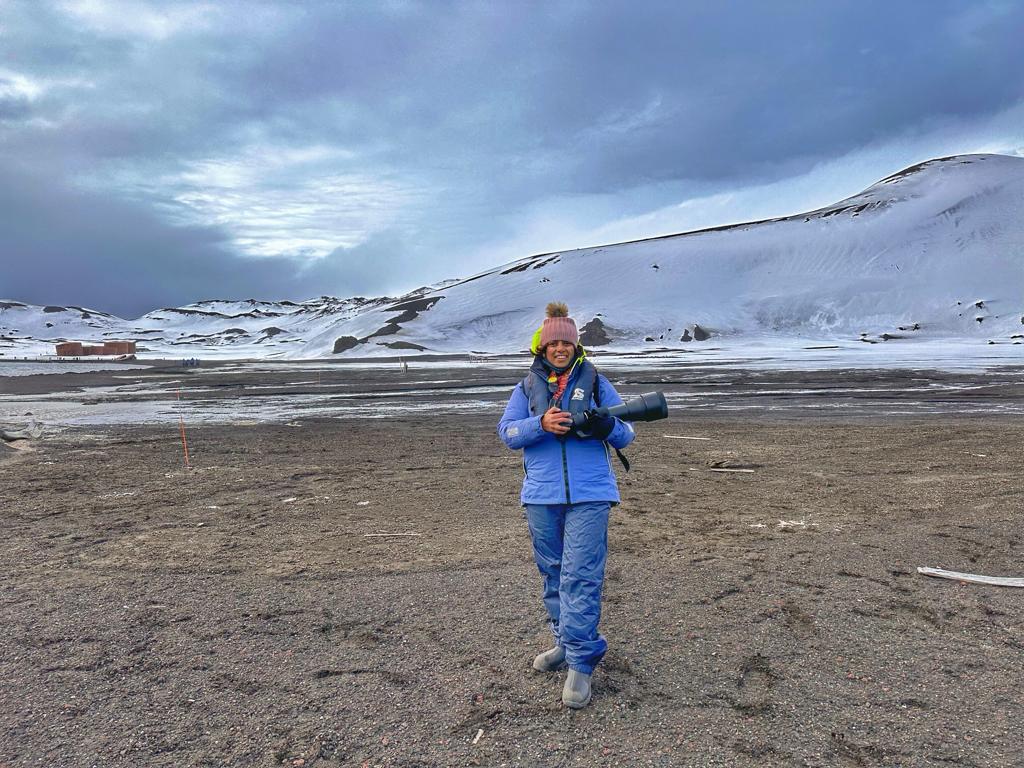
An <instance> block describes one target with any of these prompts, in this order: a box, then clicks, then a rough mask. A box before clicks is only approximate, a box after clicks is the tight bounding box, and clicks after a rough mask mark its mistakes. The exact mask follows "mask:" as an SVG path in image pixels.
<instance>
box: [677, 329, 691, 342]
mask: <svg viewBox="0 0 1024 768" xmlns="http://www.w3.org/2000/svg"><path fill="white" fill-rule="evenodd" d="M679 340H680V341H693V336H691V335H690V329H689V328H684V329H683V335H682V336H680V337H679Z"/></svg>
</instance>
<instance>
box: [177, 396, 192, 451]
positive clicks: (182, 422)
mask: <svg viewBox="0 0 1024 768" xmlns="http://www.w3.org/2000/svg"><path fill="white" fill-rule="evenodd" d="M176 391H177V393H178V403H179V410H178V426H179V427H181V448H182V450H183V451H184V452H185V469H191V468H192V465H191V464H189V461H188V440H186V439H185V419H183V418H182V416H181V410H180V403H181V390H180V389H179V390H176Z"/></svg>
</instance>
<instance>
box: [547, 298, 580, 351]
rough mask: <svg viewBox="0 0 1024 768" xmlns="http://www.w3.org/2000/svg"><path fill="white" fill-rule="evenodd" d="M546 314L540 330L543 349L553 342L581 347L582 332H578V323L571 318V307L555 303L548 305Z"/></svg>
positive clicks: (558, 302)
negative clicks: (566, 342) (563, 342)
mask: <svg viewBox="0 0 1024 768" xmlns="http://www.w3.org/2000/svg"><path fill="white" fill-rule="evenodd" d="M546 314H547V317H546V318H544V324H543V325H542V326H541V330H540V347H541V348H542V349H543V348H544V347H546V346H547V345H548V344H550V343H551V342H552V341H568V342H569V343H570V344H572V345H573V346H576V347H578V346H579V345H580V332H579V331H577V330H576V321H575V320H573V319H572V318H571V317H569V307H567V306H566V305H565V304H564V303H562V302H560V301H553V302H551V303H550V304H548V307H547V312H546Z"/></svg>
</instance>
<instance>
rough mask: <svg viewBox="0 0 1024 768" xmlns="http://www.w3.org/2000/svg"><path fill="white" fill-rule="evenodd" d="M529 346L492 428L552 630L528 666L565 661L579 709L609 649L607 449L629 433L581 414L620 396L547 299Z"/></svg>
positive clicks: (614, 490)
mask: <svg viewBox="0 0 1024 768" xmlns="http://www.w3.org/2000/svg"><path fill="white" fill-rule="evenodd" d="M530 351H532V352H533V353H534V355H535V357H534V361H533V365H532V366H531V367H530V373H529V374H528V375H527V376H526V378H525V379H523V381H522V382H520V383H519V384H518V385H517V386H516V388H515V390H513V392H512V397H511V398H510V399H509V401H508V405H507V406H506V408H505V414H504V415H503V416H502V417H501V421H500V422H499V423H498V434H499V435H500V436H501V439H502V440H503V441H504V442H505V444H506V445H507V446H508V447H509V448H512V449H513V450H519V449H520V448H522V449H523V466H524V467H525V469H526V478H525V479H524V480H523V492H522V497H521V498H522V503H523V506H525V507H526V517H527V520H528V521H529V524H530V537H531V538H532V539H533V555H534V559H535V560H536V562H537V568H538V569H539V570H540V573H541V576H542V577H543V580H544V607H545V608H546V609H547V612H548V616H550V618H551V631H552V633H553V634H554V636H555V646H554V647H553V648H551V649H550V650H548V651H545V652H544V653H542V654H540V655H539V656H537V658H536V659H534V661H533V668H534V669H536V670H538V671H541V672H553V671H555V670H559V669H564V668H565V667H566V666H568V668H569V674H568V676H567V677H566V680H565V687H564V688H563V689H562V703H563V704H565V706H567V707H571V708H573V709H580V708H582V707H585V706H587V704H588V703H590V676H591V674H592V673H593V671H594V667H595V666H596V665H597V663H598V662H599V661H600V660H601V657H602V656H604V654H605V651H606V650H607V649H608V642H607V641H606V640H605V638H604V637H603V636H602V635H601V634H599V633H598V631H597V624H598V621H599V620H600V618H601V587H602V585H603V583H604V564H605V558H606V556H607V553H608V513H609V511H610V509H611V505H612V504H618V503H619V489H618V486H617V485H616V483H615V475H614V473H613V472H612V465H611V455H610V451H609V449H608V446H609V445H610V446H611V447H612V448H615V449H616V450H618V449H621V448H625V447H626V446H627V445H629V444H630V443H631V442H632V441H633V438H634V437H635V435H634V433H633V427H632V425H630V424H629V423H628V422H624V421H620V420H619V419H616V418H613V417H611V416H604V417H599V416H597V415H596V414H593V413H588V412H591V411H592V409H594V408H595V407H597V406H611V405H618V404H619V403H621V402H622V399H621V398H620V397H619V395H618V393H617V392H616V391H615V388H614V387H613V386H612V385H611V384H610V383H609V382H608V380H607V379H606V378H605V377H604V376H601V375H599V374H598V373H597V370H596V369H595V368H594V365H593V364H592V363H591V362H589V361H588V360H587V359H586V353H585V352H584V350H583V348H582V347H581V346H580V343H579V332H578V331H577V330H576V323H575V322H573V320H572V318H570V317H569V309H568V307H566V305H565V304H562V303H557V302H556V303H551V304H548V306H547V317H546V318H545V320H544V324H543V325H542V326H541V327H540V329H539V330H538V331H537V333H536V334H534V338H533V343H532V344H531V346H530ZM584 413H588V418H587V420H586V422H585V424H584V426H583V427H582V428H581V429H578V430H573V429H572V427H571V423H572V422H571V418H572V416H573V415H576V414H584Z"/></svg>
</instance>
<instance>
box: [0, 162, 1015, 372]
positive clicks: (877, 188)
mask: <svg viewBox="0 0 1024 768" xmlns="http://www.w3.org/2000/svg"><path fill="white" fill-rule="evenodd" d="M555 299H557V300H562V301H566V302H567V303H568V304H569V307H570V309H571V311H572V314H573V316H574V317H575V318H576V319H577V322H578V323H579V324H580V325H581V326H584V325H586V327H587V329H588V332H587V334H586V336H585V340H586V341H589V343H590V345H591V346H594V347H598V348H608V349H638V348H650V347H656V346H657V347H684V346H688V345H694V344H700V343H702V342H703V340H705V339H706V338H711V339H714V338H719V339H721V338H723V337H730V338H734V339H747V338H750V339H754V338H757V339H763V338H801V339H815V340H825V339H857V338H863V339H864V340H866V341H879V340H895V339H899V338H903V339H911V338H930V339H937V338H950V339H954V338H955V339H966V340H977V341H978V342H979V343H987V342H988V341H990V340H991V341H995V342H997V343H1012V342H1016V341H1020V340H1021V339H1022V334H1024V159H1021V158H1016V157H1006V156H1001V155H962V156H955V157H949V158H942V159H938V160H932V161H929V162H925V163H921V164H920V165H916V166H913V167H911V168H907V169H905V170H903V171H900V172H899V173H896V174H894V175H892V176H889V177H887V178H885V179H882V180H881V181H879V182H878V183H877V184H874V185H873V186H871V187H870V188H868V189H867V190H865V191H864V192H862V193H861V194H859V195H856V196H854V197H851V198H848V199H846V200H843V201H841V202H839V203H836V204H835V205H831V206H828V207H826V208H822V209H819V210H816V211H811V212H809V213H804V214H799V215H795V216H788V217H784V218H780V219H772V220H768V221H760V222H752V223H747V224H738V225H733V226H727V227H717V228H715V229H709V230H702V231H698V232H690V233H685V234H680V235H670V236H665V237H657V238H652V239H648V240H641V241H636V242H629V243H620V244H616V245H606V246H599V247H594V248H584V249H579V250H573V251H564V252H558V253H547V254H540V255H536V256H530V257H528V258H525V259H521V260H519V261H515V262H512V263H510V264H505V265H502V266H501V267H497V268H495V269H492V270H488V271H486V272H482V273H480V274H478V275H474V276H472V277H469V278H468V279H465V280H461V281H449V282H448V283H445V284H442V285H441V286H439V287H434V288H432V289H421V290H420V291H416V292H414V293H413V294H410V295H409V296H405V297H401V298H399V299H388V298H383V299H361V298H357V299H346V300H338V299H331V298H328V297H322V298H320V299H314V300H311V301H307V302H302V303H300V304H296V303H292V302H258V301H249V302H222V301H205V302H199V303H198V304H192V305H189V306H187V307H181V308H178V309H164V310H159V311H156V312H151V313H149V314H147V315H145V316H143V317H141V318H139V319H138V320H134V321H123V320H120V319H118V318H114V317H112V316H110V315H105V314H103V313H99V312H93V311H91V310H81V309H80V308H77V307H68V308H54V307H47V308H42V307H31V306H24V305H17V304H15V303H13V302H5V303H3V304H0V352H5V353H6V354H8V355H10V354H28V353H33V352H36V351H49V344H50V342H52V341H55V340H57V339H60V338H69V339H79V340H83V341H88V340H92V339H97V340H99V339H103V338H136V339H139V340H140V342H141V343H142V344H143V345H144V346H145V347H146V348H147V349H148V350H149V351H151V352H154V353H160V354H170V355H172V356H185V355H188V354H201V355H210V354H218V355H220V356H230V357H266V356H285V357H293V358H294V357H318V356H330V355H333V354H346V355H359V356H362V355H372V354H394V353H395V350H409V351H412V350H418V349H423V350H427V351H431V352H465V351H470V350H476V351H487V352H512V351H516V350H520V349H523V348H524V347H525V346H526V345H527V343H528V340H529V338H530V335H531V334H532V332H533V330H534V329H535V328H536V326H537V325H538V323H539V322H540V320H541V319H542V312H543V307H544V305H545V304H546V303H547V302H548V301H551V300H555ZM58 310H59V311H58ZM47 323H50V324H51V325H46V324H47ZM15 329H17V330H15ZM44 341H45V345H44V344H42V342H44ZM3 345H7V347H6V349H5V348H4V346H3ZM44 346H45V347H46V349H45V350H44V349H43V347H44Z"/></svg>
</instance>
